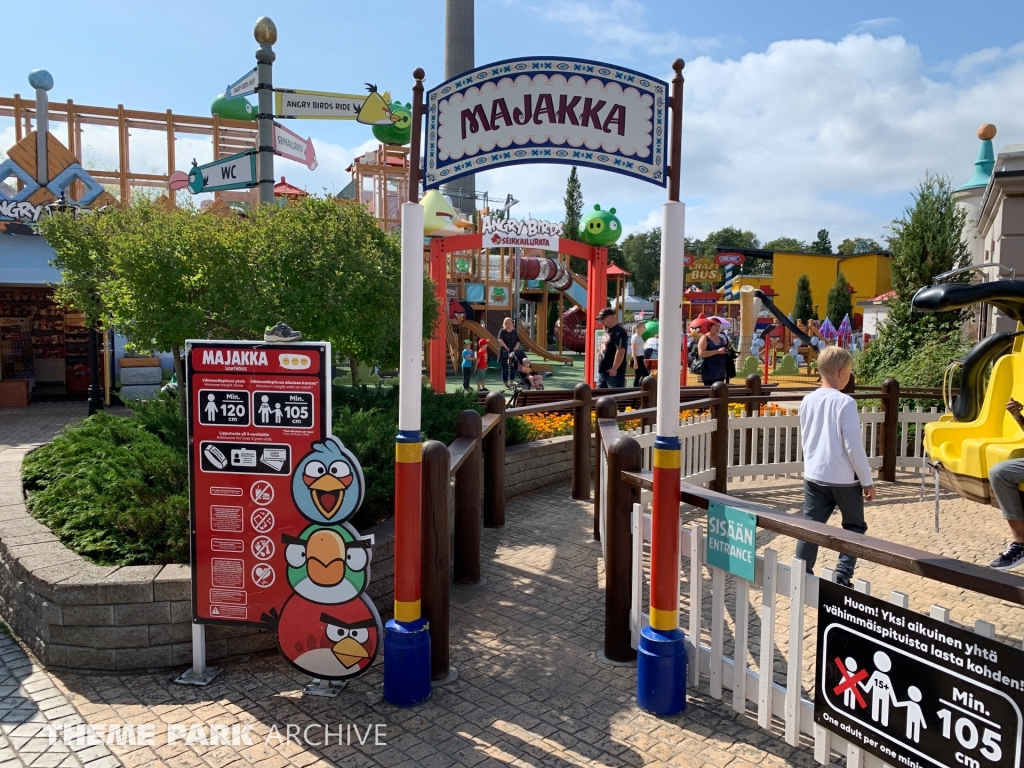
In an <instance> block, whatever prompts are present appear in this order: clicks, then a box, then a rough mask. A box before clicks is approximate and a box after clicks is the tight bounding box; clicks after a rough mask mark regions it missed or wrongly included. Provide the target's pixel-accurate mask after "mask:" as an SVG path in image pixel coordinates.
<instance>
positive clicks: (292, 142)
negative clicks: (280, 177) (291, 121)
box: [274, 120, 317, 171]
mask: <svg viewBox="0 0 1024 768" xmlns="http://www.w3.org/2000/svg"><path fill="white" fill-rule="evenodd" d="M274 154H277V155H280V156H281V157H287V158H288V159H289V160H294V161H295V162H297V163H302V164H303V165H305V166H306V167H307V168H309V170H311V171H313V170H316V166H317V161H316V151H315V150H314V149H313V140H312V139H304V138H302V137H301V136H299V134H297V133H295V131H291V130H289V129H288V128H285V127H284V126H283V125H281V124H280V123H279V122H277V121H276V120H275V121H274Z"/></svg>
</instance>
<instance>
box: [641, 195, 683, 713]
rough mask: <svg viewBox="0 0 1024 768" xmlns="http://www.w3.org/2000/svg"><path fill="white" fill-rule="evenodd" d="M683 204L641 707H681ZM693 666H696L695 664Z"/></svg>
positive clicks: (664, 347)
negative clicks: (678, 372)
mask: <svg viewBox="0 0 1024 768" xmlns="http://www.w3.org/2000/svg"><path fill="white" fill-rule="evenodd" d="M685 223H686V206H685V205H684V204H683V203H681V202H678V201H669V202H667V203H665V205H664V206H663V207H662V225H661V233H662V234H661V306H660V316H659V318H658V329H659V330H658V335H659V338H660V339H661V341H660V342H659V345H658V369H659V371H661V373H662V375H660V376H659V377H658V424H657V435H656V437H655V441H654V500H653V506H652V510H651V612H650V616H651V623H650V626H647V627H644V628H643V629H642V630H641V632H640V644H639V647H638V648H637V681H636V698H637V704H638V705H639V706H640V708H641V709H643V710H645V711H647V712H651V713H654V714H657V715H674V714H676V713H678V712H682V711H683V710H684V709H686V636H685V635H684V634H683V631H682V630H681V629H680V628H679V477H680V464H681V461H680V458H681V451H680V444H679V385H678V383H677V382H676V377H675V375H674V374H672V372H673V371H676V370H678V369H679V367H680V364H681V359H680V358H681V348H682V344H683V249H684V226H685ZM695 661H696V660H695Z"/></svg>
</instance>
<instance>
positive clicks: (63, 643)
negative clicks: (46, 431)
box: [0, 436, 572, 671]
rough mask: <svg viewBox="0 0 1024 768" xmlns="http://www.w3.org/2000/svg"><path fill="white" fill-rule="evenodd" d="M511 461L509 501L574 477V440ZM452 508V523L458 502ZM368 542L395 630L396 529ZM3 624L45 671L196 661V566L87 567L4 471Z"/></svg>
mask: <svg viewBox="0 0 1024 768" xmlns="http://www.w3.org/2000/svg"><path fill="white" fill-rule="evenodd" d="M505 456H506V458H505V488H506V495H507V496H508V497H513V496H519V495H522V494H524V493H529V492H530V491H533V490H536V489H538V488H542V487H544V486H547V485H552V484H554V483H561V482H568V481H569V480H571V478H572V437H571V436H568V437H556V438H551V439H548V440H539V441H537V442H534V443H528V444H525V445H516V446H512V447H510V448H508V449H507V451H506V455H505ZM449 503H450V511H449V514H450V518H451V517H454V494H450V495H449ZM508 514H509V518H508V519H509V522H510V523H513V524H514V519H515V518H514V512H512V511H511V510H510V512H509V513H508ZM452 522H453V521H452ZM362 533H363V535H369V534H373V535H374V538H375V545H374V549H373V562H372V566H371V582H370V587H369V589H368V594H369V595H370V597H372V598H373V600H374V602H375V603H376V605H377V608H378V610H379V611H380V614H381V618H382V619H383V620H384V621H387V620H388V619H389V618H390V617H391V613H392V602H391V597H392V594H393V588H394V526H393V523H392V522H391V521H387V522H385V523H382V524H381V525H378V526H375V527H374V528H371V529H368V530H366V531H362ZM452 545H454V536H453V542H452ZM0 617H2V618H3V620H4V621H5V622H6V623H7V624H9V625H10V627H11V629H12V630H14V633H15V634H16V635H17V636H18V637H19V638H20V639H21V640H22V641H23V642H24V643H25V645H27V646H28V647H29V648H30V649H31V650H32V652H33V653H34V654H35V655H36V657H37V658H38V659H39V660H40V661H41V662H42V663H43V664H45V665H47V666H52V667H67V668H73V669H80V670H81V669H88V670H102V671H124V670H141V669H154V668H161V667H171V666H177V665H183V664H188V663H190V662H191V660H192V604H191V578H190V572H189V567H188V566H187V565H163V566H161V565H154V566H145V565H143V566H124V567H113V566H99V565H93V564H92V563H89V562H87V561H86V560H84V559H83V558H82V557H80V556H79V555H77V554H75V553H74V552H72V551H71V550H69V549H67V548H66V547H65V546H64V545H63V544H61V543H60V541H59V540H58V539H57V537H56V536H54V534H53V533H51V532H50V530H49V529H48V528H46V527H45V526H44V525H43V524H42V523H40V522H39V521H37V520H36V519H35V518H33V517H32V516H31V515H29V513H28V511H27V510H26V509H25V501H24V495H23V491H22V484H21V462H20V461H7V462H2V463H0ZM206 638H207V658H208V659H209V660H211V661H212V660H216V659H221V658H226V657H229V656H237V655H239V654H244V653H251V652H254V651H261V650H267V649H270V648H273V647H274V645H275V637H274V634H273V633H270V632H267V631H265V630H260V629H252V628H246V627H223V626H208V627H207V628H206Z"/></svg>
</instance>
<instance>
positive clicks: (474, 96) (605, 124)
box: [424, 57, 668, 189]
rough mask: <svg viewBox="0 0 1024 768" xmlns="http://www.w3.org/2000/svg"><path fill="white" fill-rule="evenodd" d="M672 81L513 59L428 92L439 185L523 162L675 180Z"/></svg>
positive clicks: (434, 178) (429, 153) (430, 176)
mask: <svg viewBox="0 0 1024 768" xmlns="http://www.w3.org/2000/svg"><path fill="white" fill-rule="evenodd" d="M667 96H668V84H667V83H665V82H663V81H661V80H657V79H655V78H652V77H649V76H648V75H644V74H641V73H639V72H635V71H633V70H631V69H624V68H622V67H616V66H613V65H611V64H601V63H600V62H596V61H583V60H580V59H569V58H564V57H555V58H546V59H532V58H531V59H509V60H507V61H499V62H495V63H494V64H488V65H487V66H484V67H480V68H478V69H476V70H473V71H471V72H466V73H464V74H462V75H460V76H459V77H457V78H454V79H452V80H449V81H448V82H446V83H442V84H441V85H439V86H438V87H437V88H434V89H433V90H431V91H430V92H429V93H428V94H427V135H428V137H429V139H428V141H427V143H426V161H425V168H426V174H425V177H424V188H425V189H433V188H434V187H437V186H439V185H440V184H444V183H447V182H450V181H452V180H454V179H457V178H459V177H461V176H465V175H468V174H471V173H478V172H479V171H486V170H489V169H491V168H498V167H501V166H504V165H517V164H521V163H566V164H570V165H585V166H589V167H591V168H600V169H603V170H606V171H615V172H616V173H623V174H626V175H627V176H633V177H634V178H639V179H643V180H644V181H648V182H652V183H654V184H658V185H660V186H664V185H665V183H666V180H667V166H668V147H667V146H666V127H667V125H668V98H667Z"/></svg>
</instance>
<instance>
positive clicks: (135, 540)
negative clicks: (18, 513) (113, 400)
mask: <svg viewBox="0 0 1024 768" xmlns="http://www.w3.org/2000/svg"><path fill="white" fill-rule="evenodd" d="M160 408H162V409H163V410H164V411H167V412H168V413H172V414H174V410H173V407H169V406H167V405H165V404H156V405H152V406H150V407H147V408H146V409H145V410H142V409H140V410H139V414H140V416H139V418H135V419H126V418H122V417H120V416H111V415H110V414H108V413H102V412H101V413H98V414H96V415H95V416H90V417H89V418H88V419H86V420H85V421H84V422H83V423H82V424H81V425H80V426H71V427H67V428H65V429H64V430H63V431H62V432H61V433H60V434H59V435H58V436H57V437H56V438H54V440H53V441H52V442H51V443H49V444H47V445H45V446H43V447H41V448H39V449H38V450H36V451H33V452H32V453H30V454H29V455H28V456H26V457H25V461H24V465H23V474H22V477H23V480H24V483H25V488H26V490H28V491H29V497H28V509H29V512H30V513H31V514H32V515H33V516H35V517H36V518H37V519H38V520H39V521H40V522H42V523H43V524H44V525H46V526H47V527H48V528H50V530H52V531H53V532H54V533H55V534H56V535H57V537H58V538H59V539H60V540H61V541H62V542H64V544H65V545H67V546H68V547H69V548H70V549H72V550H73V551H75V552H78V553H79V554H80V555H82V556H84V557H87V558H89V559H90V560H93V561H94V562H97V563H99V564H101V565H141V564H162V563H187V562H188V560H189V539H188V526H189V508H188V460H187V456H186V451H185V441H184V439H183V437H182V435H183V432H181V430H180V429H178V428H177V426H175V425H174V424H173V421H171V420H167V419H165V418H164V417H163V415H162V414H161V413H160V412H159V410H158V409H160ZM175 418H176V416H175ZM183 425H184V422H182V426H183ZM175 443H176V444H175Z"/></svg>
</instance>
